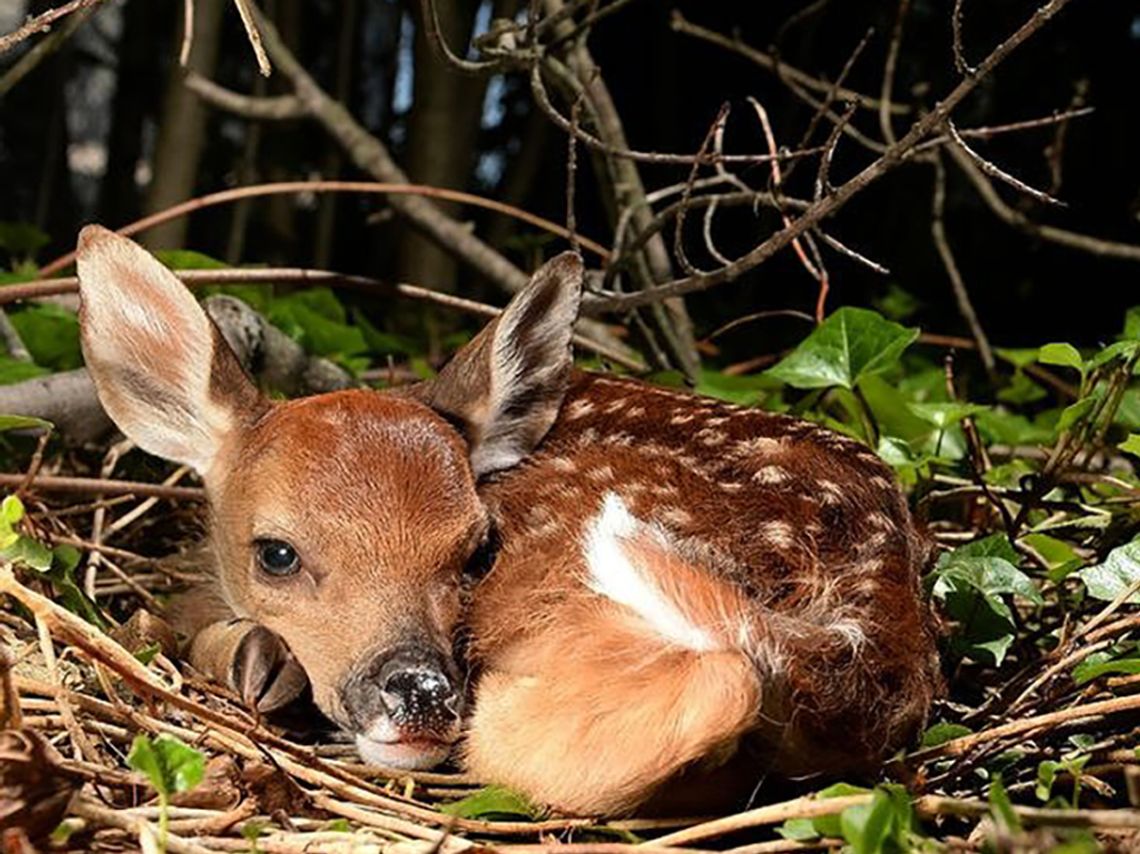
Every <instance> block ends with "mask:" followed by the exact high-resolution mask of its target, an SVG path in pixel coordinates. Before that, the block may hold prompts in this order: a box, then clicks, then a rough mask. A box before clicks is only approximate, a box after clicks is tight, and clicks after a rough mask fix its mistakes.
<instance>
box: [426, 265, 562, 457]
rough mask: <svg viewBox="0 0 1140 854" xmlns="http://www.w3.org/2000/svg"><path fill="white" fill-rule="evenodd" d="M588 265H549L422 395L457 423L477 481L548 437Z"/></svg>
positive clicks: (458, 355)
mask: <svg viewBox="0 0 1140 854" xmlns="http://www.w3.org/2000/svg"><path fill="white" fill-rule="evenodd" d="M582 278H583V268H582V259H581V257H580V256H578V255H577V254H575V253H573V252H564V253H562V254H561V255H558V256H557V257H555V258H553V259H552V260H550V261H548V262H547V263H546V264H544V265H543V266H542V267H540V268H539V269H538V271H537V272H536V273H535V274H534V276H533V277H532V278H531V280H530V282H528V283H527V285H526V287H525V288H523V289H522V290H521V291H519V293H518V294H516V295H515V297H514V298H513V299H512V300H511V302H510V303H509V304H508V305H507V307H506V309H504V311H503V313H502V314H501V315H499V316H498V317H497V318H496V319H495V320H494V321H492V322H491V323H490V324H488V325H487V326H486V327H485V328H484V329H483V330H482V331H481V332H480V333H479V334H478V335H477V336H475V338H474V339H472V341H471V342H470V343H469V344H468V345H467V346H466V347H464V348H463V349H462V350H460V351H459V352H458V353H457V354H456V355H455V357H454V358H453V359H452V360H451V361H450V362H448V363H447V365H445V366H444V368H443V370H442V371H440V373H439V376H438V377H436V378H435V379H434V380H431V381H429V382H427V383H424V384H423V385H421V386H420V387H419V388H418V389H417V396H418V397H419V398H420V399H421V400H423V401H424V402H425V403H427V404H428V405H429V406H431V407H432V408H434V409H435V410H436V411H438V412H439V413H440V414H442V415H443V416H444V417H445V418H447V419H448V420H450V421H451V422H452V423H454V424H456V425H457V426H458V427H459V428H460V430H461V431H462V432H463V434H464V435H465V436H466V438H467V440H468V442H469V443H470V447H471V466H472V469H473V470H474V472H475V475H476V477H480V476H482V475H486V474H490V473H491V472H495V471H500V470H502V469H506V468H510V467H511V466H514V465H516V464H517V463H518V462H519V461H520V460H522V459H523V458H524V457H526V456H527V455H528V454H529V453H530V452H531V451H533V450H534V448H535V446H536V445H538V443H539V442H540V441H542V438H543V437H544V436H545V435H546V433H547V431H549V430H550V427H551V425H552V424H553V423H554V420H555V418H557V417H558V410H559V408H560V407H561V405H562V399H563V397H564V396H565V394H566V388H567V385H568V384H569V381H570V372H571V369H572V368H573V363H574V360H573V353H572V348H571V337H572V336H573V333H574V323H575V321H576V320H577V318H578V310H579V308H580V306H581V302H582Z"/></svg>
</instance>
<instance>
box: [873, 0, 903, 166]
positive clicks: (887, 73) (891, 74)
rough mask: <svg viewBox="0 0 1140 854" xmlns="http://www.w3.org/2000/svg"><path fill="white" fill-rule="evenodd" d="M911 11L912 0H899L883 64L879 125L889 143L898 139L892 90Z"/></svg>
mask: <svg viewBox="0 0 1140 854" xmlns="http://www.w3.org/2000/svg"><path fill="white" fill-rule="evenodd" d="M909 11H910V0H899V10H898V14H897V15H896V16H895V26H894V29H893V30H892V31H891V40H890V43H889V44H888V45H887V61H886V63H885V64H884V65H883V85H882V88H881V90H880V93H879V127H880V129H881V130H882V131H883V139H885V140H886V141H887V143H888V144H893V143H894V142H895V141H896V137H895V129H894V128H893V127H892V126H891V92H892V91H893V90H894V88H895V69H896V68H897V67H898V61H899V49H900V48H901V47H902V39H903V29H904V28H905V25H906V16H907V13H908V12H909Z"/></svg>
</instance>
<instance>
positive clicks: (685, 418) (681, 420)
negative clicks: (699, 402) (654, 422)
mask: <svg viewBox="0 0 1140 854" xmlns="http://www.w3.org/2000/svg"><path fill="white" fill-rule="evenodd" d="M695 417H696V416H695V415H693V414H692V413H691V412H690V413H687V414H685V415H674V416H673V417H672V418H670V419H669V423H670V424H688V423H689V422H690V421H692V420H693V418H695Z"/></svg>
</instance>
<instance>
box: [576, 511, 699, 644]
mask: <svg viewBox="0 0 1140 854" xmlns="http://www.w3.org/2000/svg"><path fill="white" fill-rule="evenodd" d="M636 536H647V537H651V538H653V539H655V540H657V541H658V542H659V543H661V544H662V545H664V544H665V542H666V540H665V536H664V534H663V533H662V532H661V531H660V530H659V529H657V528H655V527H654V526H652V525H647V524H646V523H644V522H642V521H640V520H639V519H637V518H635V517H634V516H633V515H631V514H630V512H629V510H628V509H627V508H626V506H625V503H624V502H623V501H622V500H621V498H619V497H618V496H617V495H615V494H614V493H612V492H611V493H607V494H606V497H605V499H604V500H603V502H602V511H601V513H599V514H598V515H597V516H596V517H595V518H594V519H593V521H592V522H591V523H590V526H589V528H588V530H587V532H586V540H585V554H584V556H585V559H586V567H587V569H588V571H589V577H588V579H587V584H588V585H589V587H590V589H591V590H593V591H594V592H595V593H597V594H598V595H600V596H604V597H606V598H607V599H610V600H611V601H613V602H616V603H618V604H619V605H624V606H625V607H627V608H629V609H630V610H631V611H633V612H634V613H636V614H637V615H638V616H639V617H641V618H642V619H643V620H645V622H646V623H647V624H648V625H649V626H650V627H651V628H652V629H653V630H654V631H655V632H656V633H657V634H658V635H660V636H661V637H662V638H664V639H665V640H667V641H669V642H670V643H674V644H676V645H677V646H681V647H684V648H686V649H691V650H694V651H695V652H713V651H716V650H718V649H720V645H719V644H718V643H717V642H716V639H715V638H713V637H712V636H711V635H710V634H709V632H708V631H706V630H705V629H704V628H703V627H701V626H698V625H694V624H693V623H692V622H691V621H690V620H689V619H688V618H687V617H686V616H685V614H684V613H683V612H682V611H681V609H680V608H679V607H678V605H677V603H676V602H673V601H672V600H670V599H669V597H668V596H666V595H665V594H664V592H662V590H661V589H660V588H659V587H658V586H657V585H656V584H654V581H653V579H652V578H651V577H649V575H648V574H647V572H646V569H645V567H642V566H639V565H638V564H637V563H636V562H634V561H633V560H631V559H630V557H629V555H628V554H627V552H626V550H625V548H623V543H624V542H628V541H629V540H631V539H632V538H634V537H636Z"/></svg>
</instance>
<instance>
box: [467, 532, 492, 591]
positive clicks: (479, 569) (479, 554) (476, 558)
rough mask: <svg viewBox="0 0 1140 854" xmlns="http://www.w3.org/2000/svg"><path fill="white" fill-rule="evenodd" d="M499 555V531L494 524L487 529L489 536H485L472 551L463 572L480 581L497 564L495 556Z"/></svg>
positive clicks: (468, 576)
mask: <svg viewBox="0 0 1140 854" xmlns="http://www.w3.org/2000/svg"><path fill="white" fill-rule="evenodd" d="M498 556H499V532H498V530H497V529H496V528H495V527H493V526H492V528H491V529H490V530H489V531H487V536H486V537H484V538H483V542H481V543H480V544H479V546H478V547H477V548H476V549H475V551H474V552H472V553H471V557H469V558H468V559H467V565H466V566H464V567H463V574H464V576H466V577H467V578H469V579H473V580H476V581H478V580H479V579H480V578H482V577H483V576H484V575H486V574H487V573H488V572H490V571H491V567H492V566H494V565H495V558H496V557H498Z"/></svg>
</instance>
